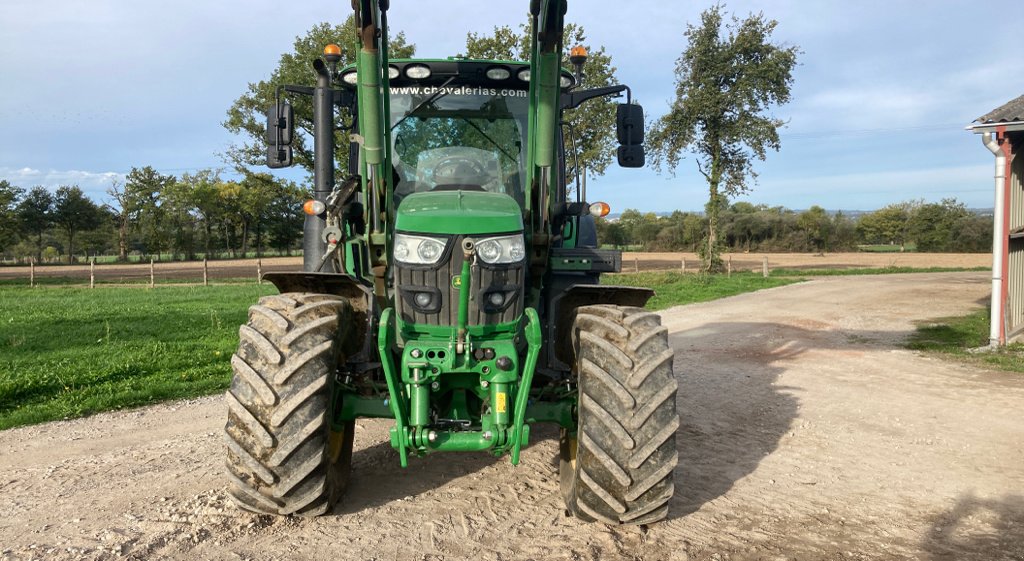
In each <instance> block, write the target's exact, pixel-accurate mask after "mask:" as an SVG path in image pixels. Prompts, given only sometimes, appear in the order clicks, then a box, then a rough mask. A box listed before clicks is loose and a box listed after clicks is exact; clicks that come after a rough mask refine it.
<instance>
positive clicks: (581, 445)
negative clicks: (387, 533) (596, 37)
mask: <svg viewBox="0 0 1024 561" xmlns="http://www.w3.org/2000/svg"><path fill="white" fill-rule="evenodd" d="M353 7H354V10H355V18H356V22H357V28H358V36H356V37H353V38H352V40H353V41H355V42H357V47H358V58H357V61H356V63H355V64H354V65H351V66H348V67H344V68H339V67H338V66H339V61H340V49H339V48H338V47H337V46H336V45H327V46H326V48H325V49H324V55H323V57H322V58H318V59H317V60H314V61H313V64H312V70H313V72H315V74H316V86H315V87H301V86H291V85H281V86H280V87H279V88H278V91H279V97H278V101H277V102H276V103H275V104H274V105H273V107H271V108H270V109H269V110H268V128H267V141H268V150H267V163H268V165H269V166H270V167H272V168H277V167H285V166H289V165H291V163H292V148H291V142H292V140H293V137H294V134H295V133H294V124H293V121H294V117H293V113H292V109H291V105H290V103H288V102H287V97H288V96H289V95H309V96H312V98H313V106H314V119H313V123H314V130H313V136H314V156H315V162H314V192H313V194H314V196H313V199H312V200H310V201H309V202H307V203H306V205H305V207H304V210H305V211H306V214H307V216H306V221H305V226H304V235H305V238H304V242H303V249H304V263H303V271H301V272H294V273H273V274H267V275H265V278H266V279H268V280H269V281H271V282H273V284H274V285H275V286H276V287H277V289H278V290H279V292H280V294H277V295H273V296H267V297H264V298H261V299H260V301H259V303H258V304H256V305H255V306H252V307H251V308H250V309H249V319H248V322H247V323H246V324H245V325H243V326H242V327H241V329H240V339H241V340H240V343H239V347H238V352H237V353H236V354H235V355H234V356H233V357H232V360H231V364H232V367H233V370H234V379H233V381H232V383H231V389H230V391H229V392H228V393H227V405H228V420H227V426H226V428H225V431H226V433H227V467H228V476H229V478H230V493H231V495H232V496H233V497H234V499H235V501H236V502H237V503H238V505H239V506H241V507H242V508H244V509H248V510H251V511H254V512H258V513H266V514H279V515H300V516H314V515H319V514H323V513H326V512H329V510H330V509H331V507H332V504H333V503H334V502H335V501H336V500H338V499H339V498H340V497H341V495H342V494H343V493H344V491H345V487H346V485H347V482H348V479H349V469H350V464H351V460H352V444H353V428H354V423H355V421H356V419H359V418H367V417H373V418H387V419H392V420H393V421H394V425H393V426H392V427H391V429H390V439H391V445H392V446H393V447H394V448H395V450H397V456H398V461H400V462H401V465H402V466H403V467H404V466H406V465H407V463H408V461H409V457H410V456H420V457H422V456H426V455H429V454H433V453H437V452H482V453H487V454H494V455H495V456H503V455H506V454H507V455H509V456H510V458H511V462H512V463H513V464H517V463H518V462H519V459H520V454H521V451H522V449H523V447H524V446H526V445H527V443H528V441H529V437H530V427H531V426H533V425H535V424H537V423H554V424H555V425H557V426H558V427H559V428H560V435H561V436H560V439H559V450H560V458H559V466H560V467H559V472H560V480H561V484H560V485H561V492H562V495H563V497H564V499H565V504H566V508H567V509H568V511H569V512H571V513H573V514H574V515H576V516H578V517H580V518H581V519H584V520H588V521H601V522H604V523H608V524H646V523H651V522H654V521H657V520H660V519H662V518H664V517H665V515H666V513H667V511H668V501H669V498H670V497H671V496H672V492H673V471H674V468H675V467H676V463H677V454H676V438H675V436H676V431H677V428H678V426H679V420H678V417H677V415H676V400H675V397H676V380H675V377H674V376H673V372H672V361H673V352H672V350H671V349H670V347H669V345H668V340H667V335H666V329H665V328H664V327H662V326H661V323H660V319H659V317H658V316H657V315H655V314H652V313H649V312H647V311H645V310H644V309H643V308H642V306H643V305H644V304H645V303H646V301H647V300H648V299H649V298H650V297H651V296H652V295H653V292H652V291H651V290H648V289H643V288H630V287H617V286H606V285H600V284H599V282H598V279H599V276H600V274H601V273H605V272H615V271H618V270H619V269H620V267H621V255H620V254H619V253H618V252H614V251H607V250H601V249H598V247H597V239H596V230H595V226H594V214H595V213H598V211H600V212H607V206H606V205H604V204H603V203H596V204H594V205H591V204H589V203H588V202H587V201H586V194H585V189H584V188H582V187H583V186H581V185H579V179H578V178H579V176H580V175H581V173H580V170H579V169H578V168H577V166H570V167H571V168H577V169H572V170H568V171H567V165H566V161H567V160H569V161H570V162H575V157H574V156H575V148H574V139H573V135H572V134H571V130H569V128H568V127H566V126H563V123H562V116H563V114H564V112H567V111H572V110H574V109H575V108H577V107H578V106H580V105H581V104H583V103H585V102H586V101H587V100H589V99H593V98H596V97H600V96H610V95H621V93H622V92H626V94H627V98H626V103H623V104H621V105H619V106H618V108H617V135H618V140H619V143H620V144H621V146H619V148H618V161H619V163H620V164H621V165H623V166H625V167H640V166H642V165H643V163H644V151H643V146H642V142H643V110H642V109H641V107H640V106H639V105H637V104H635V103H631V102H630V98H629V90H628V88H626V87H625V86H621V85H620V86H609V87H603V88H597V89H591V90H582V89H578V88H576V84H577V83H578V82H579V78H580V75H581V74H580V72H581V68H582V64H583V61H584V59H585V53H584V52H583V51H582V50H581V49H574V50H573V52H572V57H571V60H572V64H573V66H574V67H575V71H574V72H573V71H569V70H566V69H563V68H562V67H561V64H560V59H561V53H562V45H561V41H562V33H563V19H564V16H565V10H566V3H565V1H564V0H533V1H532V2H531V4H530V13H531V18H532V30H533V31H532V38H531V56H530V60H529V61H528V62H511V61H494V60H466V59H461V58H456V59H445V60H405V59H403V60H393V59H390V58H389V57H388V51H387V45H388V29H387V8H388V6H387V2H386V1H385V0H354V1H353ZM342 114H344V115H348V116H350V117H348V118H344V119H343V118H340V117H339V115H342ZM341 129H345V130H346V131H347V132H348V138H349V140H350V145H349V155H350V156H349V157H350V162H349V169H351V170H354V171H355V174H353V175H351V176H350V177H348V178H347V179H344V180H342V181H338V182H337V183H336V180H335V161H334V154H335V148H336V147H335V145H334V143H335V131H337V130H341ZM570 176H572V177H570ZM574 178H575V179H574ZM432 461H444V459H443V457H437V458H435V459H433V460H432Z"/></svg>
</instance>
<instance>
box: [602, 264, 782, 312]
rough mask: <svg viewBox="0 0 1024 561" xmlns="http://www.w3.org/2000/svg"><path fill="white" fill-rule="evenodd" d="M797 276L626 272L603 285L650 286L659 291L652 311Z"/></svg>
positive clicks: (779, 283)
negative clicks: (766, 276)
mask: <svg viewBox="0 0 1024 561" xmlns="http://www.w3.org/2000/svg"><path fill="white" fill-rule="evenodd" d="M801 280H802V279H800V278H796V277H787V278H775V277H768V278H764V277H762V276H761V275H760V273H757V274H755V273H733V274H732V275H730V276H727V275H700V274H684V273H677V272H650V273H623V274H618V275H604V276H602V277H601V284H618V285H623V286H646V287H650V288H653V289H654V290H655V292H656V294H655V296H654V298H652V299H651V300H650V302H648V303H647V308H648V309H651V310H664V309H665V308H671V307H672V306H680V305H683V304H692V303H694V302H707V301H708V300H716V299H718V298H725V297H728V296H735V295H737V294H743V293H744V292H753V291H755V290H761V289H763V288H773V287H776V286H784V285H787V284H793V283H795V282H800V281H801Z"/></svg>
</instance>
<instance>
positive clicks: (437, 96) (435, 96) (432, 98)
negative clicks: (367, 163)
mask: <svg viewBox="0 0 1024 561" xmlns="http://www.w3.org/2000/svg"><path fill="white" fill-rule="evenodd" d="M454 79H455V76H452V77H450V78H448V79H447V80H445V81H444V83H443V84H441V87H439V88H437V91H436V92H434V93H433V94H432V95H431V96H430V97H428V98H427V99H424V100H423V101H421V102H419V103H417V104H416V107H413V108H412V111H409V112H408V113H406V114H405V116H404V117H402V118H401V119H399V120H398V122H397V123H395V124H393V125H391V129H390V130H395V127H397V126H398V125H401V124H402V123H404V122H405V120H406V119H408V118H409V117H412V114H413V113H415V112H417V111H419V110H420V108H421V107H423V106H424V105H426V104H428V103H433V102H435V101H437V100H439V99H441V98H442V97H444V96H446V95H448V92H446V91H444V88H445V86H447V85H448V84H451V83H452V80H454Z"/></svg>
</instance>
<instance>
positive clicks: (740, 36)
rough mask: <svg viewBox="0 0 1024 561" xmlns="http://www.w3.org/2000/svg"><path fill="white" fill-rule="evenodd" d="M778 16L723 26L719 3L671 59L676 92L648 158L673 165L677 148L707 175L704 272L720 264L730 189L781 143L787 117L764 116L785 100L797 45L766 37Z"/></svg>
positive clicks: (740, 185) (739, 189) (742, 184)
mask: <svg viewBox="0 0 1024 561" xmlns="http://www.w3.org/2000/svg"><path fill="white" fill-rule="evenodd" d="M776 25H777V22H776V21H775V20H770V19H766V18H765V17H764V15H763V14H756V15H755V14H751V15H750V16H748V17H747V18H746V19H743V20H740V19H738V18H736V17H735V16H734V17H733V18H732V20H731V22H729V23H725V24H724V28H723V15H722V6H721V5H716V6H714V7H712V8H709V9H708V10H705V11H704V12H703V13H702V14H701V25H700V26H694V25H688V26H687V29H686V34H685V35H686V37H687V40H688V41H689V44H688V46H687V47H686V49H685V50H684V51H683V54H682V56H680V57H679V59H678V60H677V61H676V99H675V101H674V102H673V103H672V105H671V107H670V109H669V112H668V114H666V115H665V116H664V117H661V118H660V119H659V120H658V121H657V122H656V123H655V124H654V126H653V127H652V129H651V133H650V140H649V146H650V147H651V148H652V163H653V164H654V166H655V168H656V169H658V170H660V169H661V168H662V167H663V166H665V167H668V168H670V169H673V170H674V169H675V168H676V167H677V166H678V165H679V162H680V160H681V159H682V154H683V153H684V152H687V151H691V152H695V153H696V154H697V169H698V170H699V171H700V173H701V174H702V175H703V176H704V178H705V179H706V180H707V182H708V195H709V196H708V203H707V207H706V210H707V217H708V235H707V238H706V239H705V241H704V243H702V245H701V248H700V249H701V251H700V254H701V260H702V266H703V269H704V270H705V271H717V270H720V269H721V268H722V260H721V256H720V253H721V248H720V240H719V238H718V217H719V214H720V212H721V209H722V208H723V207H725V206H727V203H728V199H729V197H731V196H735V195H738V194H740V193H744V192H746V191H747V190H748V189H749V187H748V186H747V183H746V180H747V178H748V177H749V178H751V179H755V180H756V177H757V174H756V173H755V172H754V169H753V161H754V159H755V158H756V159H758V160H762V161H763V160H764V159H765V155H766V153H767V150H768V149H769V148H770V149H773V150H776V151H777V150H778V149H779V146H780V145H779V132H778V129H779V128H780V127H781V126H782V125H783V124H784V121H782V120H781V119H777V118H775V117H772V116H770V115H768V110H769V108H770V107H771V106H773V105H781V104H784V103H787V102H788V101H789V98H790V87H791V86H792V83H793V75H792V71H793V67H794V66H795V65H796V57H797V54H798V53H799V50H798V49H797V47H795V46H783V45H777V44H773V43H771V41H770V40H771V34H772V32H773V31H774V30H775V27H776Z"/></svg>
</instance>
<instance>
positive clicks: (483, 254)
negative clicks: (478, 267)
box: [476, 234, 526, 265]
mask: <svg viewBox="0 0 1024 561" xmlns="http://www.w3.org/2000/svg"><path fill="white" fill-rule="evenodd" d="M476 254H477V256H479V257H480V259H481V260H482V261H483V262H484V263H487V264H489V265H494V264H496V263H517V262H519V261H522V260H523V257H526V243H524V242H523V235H522V234H515V235H512V236H500V237H497V238H487V239H485V240H480V241H478V242H476Z"/></svg>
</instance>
